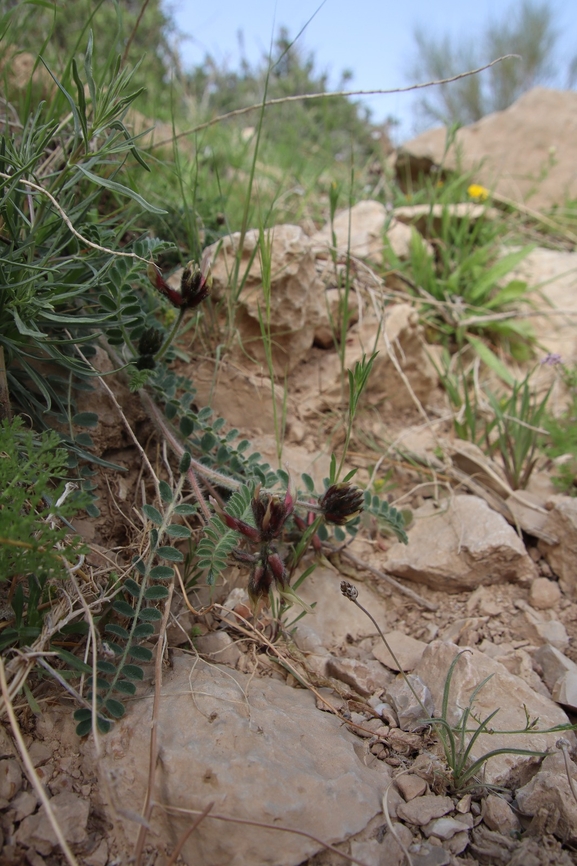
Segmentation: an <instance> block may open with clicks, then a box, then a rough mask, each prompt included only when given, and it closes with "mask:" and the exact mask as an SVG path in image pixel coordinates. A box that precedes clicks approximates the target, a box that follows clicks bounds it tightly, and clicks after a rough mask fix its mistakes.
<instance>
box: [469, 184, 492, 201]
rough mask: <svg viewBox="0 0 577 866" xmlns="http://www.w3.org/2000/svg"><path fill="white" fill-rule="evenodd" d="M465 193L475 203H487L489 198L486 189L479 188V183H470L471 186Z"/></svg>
mask: <svg viewBox="0 0 577 866" xmlns="http://www.w3.org/2000/svg"><path fill="white" fill-rule="evenodd" d="M467 192H468V193H469V195H470V197H471V198H474V199H476V200H477V201H487V199H488V198H489V190H488V189H487V188H486V187H484V186H481V185H480V184H479V183H472V184H471V186H469V187H468V188H467Z"/></svg>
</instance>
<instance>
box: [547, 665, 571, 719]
mask: <svg viewBox="0 0 577 866" xmlns="http://www.w3.org/2000/svg"><path fill="white" fill-rule="evenodd" d="M551 696H552V698H553V700H554V701H557V703H558V704H563V706H564V707H570V708H571V709H572V710H577V672H575V671H567V673H565V674H563V676H561V677H559V679H558V680H557V682H556V683H555V685H554V686H553V689H552V691H551Z"/></svg>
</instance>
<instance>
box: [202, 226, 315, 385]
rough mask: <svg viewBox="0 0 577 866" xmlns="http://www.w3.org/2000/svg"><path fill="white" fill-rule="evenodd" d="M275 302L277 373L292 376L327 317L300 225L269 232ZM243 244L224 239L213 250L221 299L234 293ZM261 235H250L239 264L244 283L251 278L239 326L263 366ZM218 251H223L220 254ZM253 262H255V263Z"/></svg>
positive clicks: (242, 294)
mask: <svg viewBox="0 0 577 866" xmlns="http://www.w3.org/2000/svg"><path fill="white" fill-rule="evenodd" d="M270 239H271V241H272V243H271V302H270V329H271V336H272V353H273V363H274V369H275V374H276V375H278V376H282V375H284V374H285V373H286V372H290V371H291V370H292V369H294V367H295V366H296V365H297V364H298V362H299V361H300V360H301V359H302V358H304V356H305V355H306V353H307V351H308V350H309V349H310V347H311V346H312V344H313V339H314V333H315V328H316V326H317V325H318V324H319V323H320V322H321V321H324V320H325V319H326V318H327V313H326V307H325V301H324V287H323V284H322V282H321V281H320V280H319V279H318V277H317V272H316V267H315V257H314V255H313V251H312V246H311V242H310V240H309V238H307V236H306V235H305V233H304V232H303V230H302V229H301V228H300V227H299V226H294V225H279V226H275V228H274V229H272V230H271V232H270ZM239 243H240V233H239V232H237V233H236V234H233V235H229V236H228V237H226V238H223V239H222V240H221V241H219V242H218V244H214V245H213V247H211V248H209V249H210V250H211V252H212V253H213V255H214V256H215V258H214V260H213V263H212V276H213V293H214V295H215V296H216V297H222V296H223V295H225V294H226V293H227V292H230V291H231V288H230V283H231V274H232V273H233V271H234V267H235V256H236V254H237V250H238V247H239ZM258 243H259V232H258V231H257V230H256V229H253V230H251V231H249V232H247V233H246V235H245V238H244V243H243V249H242V257H241V263H240V271H239V273H240V279H241V280H242V279H243V278H244V276H245V274H247V271H248V274H247V276H246V279H245V280H244V284H243V287H242V289H241V290H240V294H239V299H238V301H239V314H238V316H237V323H236V324H237V327H238V329H239V333H240V338H241V341H242V343H243V345H244V348H245V350H246V351H247V352H248V354H249V355H251V356H254V357H255V358H256V359H257V360H258V361H260V362H261V363H264V362H265V360H266V356H265V353H264V348H263V345H262V340H261V329H260V324H259V306H260V308H261V310H264V297H263V289H262V273H261V266H260V258H259V255H258ZM217 249H218V252H217ZM251 259H252V262H251Z"/></svg>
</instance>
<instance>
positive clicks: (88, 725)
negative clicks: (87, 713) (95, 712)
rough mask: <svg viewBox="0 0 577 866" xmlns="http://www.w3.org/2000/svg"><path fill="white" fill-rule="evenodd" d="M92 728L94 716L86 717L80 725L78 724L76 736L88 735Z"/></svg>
mask: <svg viewBox="0 0 577 866" xmlns="http://www.w3.org/2000/svg"><path fill="white" fill-rule="evenodd" d="M91 730H92V718H89V719H84V720H83V721H82V722H80V723H79V724H78V725H76V736H77V737H86V736H88V734H89V733H90V731H91Z"/></svg>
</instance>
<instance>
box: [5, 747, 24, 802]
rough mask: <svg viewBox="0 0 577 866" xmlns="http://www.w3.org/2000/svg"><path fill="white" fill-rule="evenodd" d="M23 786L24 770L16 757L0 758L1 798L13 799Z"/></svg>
mask: <svg viewBox="0 0 577 866" xmlns="http://www.w3.org/2000/svg"><path fill="white" fill-rule="evenodd" d="M21 787H22V772H21V770H20V764H19V763H18V761H17V760H16V758H3V759H2V760H0V800H5V801H6V800H11V799H12V797H14V796H16V794H17V793H18V791H19V790H20V788H21Z"/></svg>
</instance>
